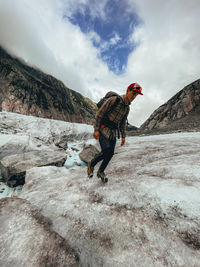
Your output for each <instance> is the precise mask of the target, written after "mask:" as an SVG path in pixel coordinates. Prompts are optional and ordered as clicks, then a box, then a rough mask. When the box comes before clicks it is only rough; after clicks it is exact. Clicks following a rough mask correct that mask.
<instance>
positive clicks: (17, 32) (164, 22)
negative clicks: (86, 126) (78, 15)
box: [0, 0, 200, 126]
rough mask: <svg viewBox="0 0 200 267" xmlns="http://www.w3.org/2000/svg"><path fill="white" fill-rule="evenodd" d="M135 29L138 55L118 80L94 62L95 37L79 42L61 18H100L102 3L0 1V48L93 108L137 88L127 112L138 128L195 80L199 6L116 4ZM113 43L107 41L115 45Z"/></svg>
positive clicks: (156, 0) (146, 1)
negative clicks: (135, 20) (132, 14)
mask: <svg viewBox="0 0 200 267" xmlns="http://www.w3.org/2000/svg"><path fill="white" fill-rule="evenodd" d="M126 1H127V2H129V5H130V7H129V10H131V8H132V9H133V10H134V11H135V10H136V12H137V14H138V16H139V17H140V19H141V21H142V22H143V23H142V24H140V26H139V27H138V28H136V31H135V32H134V33H133V35H132V39H131V40H132V41H134V42H137V43H138V47H137V49H136V50H135V51H133V52H132V53H131V55H130V56H129V59H128V65H127V68H126V70H125V73H124V74H123V75H120V76H117V75H115V74H114V73H112V72H110V71H109V70H108V67H107V65H106V64H105V63H104V62H102V60H101V59H100V57H99V53H100V51H99V50H98V49H97V48H95V47H94V46H93V43H92V41H94V40H95V41H96V42H99V43H100V48H99V49H102V47H103V46H105V48H106V45H110V44H111V42H110V43H107V44H105V43H103V42H102V40H101V39H100V36H98V35H97V34H96V33H95V32H92V31H91V32H89V33H88V34H86V35H84V34H83V33H82V32H81V30H80V29H79V27H78V26H74V25H72V24H71V23H70V22H69V21H68V20H67V19H63V15H67V16H69V17H70V16H72V14H73V13H74V11H75V10H78V9H79V11H80V12H85V7H86V6H85V5H86V4H87V3H90V10H91V14H92V15H93V16H94V17H95V16H100V17H101V18H102V19H107V18H106V12H105V11H106V10H105V6H106V2H107V0H104V1H89V0H77V1H74V0H73V1H72V0H58V1H53V0H29V1H26V0H17V1H13V0H6V1H5V0H0V44H1V45H3V46H4V47H6V48H7V49H8V50H9V51H10V52H12V53H13V54H15V55H17V56H19V57H21V58H23V59H24V60H25V61H26V62H28V63H29V64H32V65H34V66H38V67H39V68H41V69H42V70H43V71H45V72H48V73H50V74H52V75H54V76H55V77H57V78H58V79H61V80H62V81H63V82H64V83H65V84H66V85H67V86H68V87H69V88H72V89H74V90H76V91H79V92H81V93H82V94H83V95H85V96H88V97H90V98H92V99H93V100H94V101H97V100H98V99H99V98H100V97H102V95H104V94H105V93H106V91H108V90H115V91H117V92H118V93H123V92H124V91H125V90H126V88H127V86H128V85H129V84H130V83H132V82H134V81H137V82H139V83H140V84H141V85H142V86H143V89H144V96H138V98H137V99H136V100H135V102H133V104H132V111H131V114H130V117H129V121H130V122H131V123H132V124H134V125H137V126H139V125H140V124H141V123H143V122H144V120H146V119H147V118H148V116H149V115H150V114H151V113H152V112H153V111H154V109H155V108H157V107H158V106H159V105H161V104H163V103H164V102H165V101H167V100H168V99H169V98H170V97H172V96H173V95H174V94H175V93H177V92H178V90H180V89H182V88H183V87H184V86H185V85H187V84H188V83H190V82H192V81H194V80H195V79H198V78H200V77H199V76H200V73H199V70H200V61H199V58H200V31H199V25H200V17H199V14H200V2H199V0H190V1H188V0H182V1H179V0H169V1H161V0H143V1H139V0H138V1H133V0H124V4H125V3H126ZM119 38H120V37H119V35H117V34H116V35H115V36H114V39H112V42H113V43H117V42H118V41H119V40H120V39H119Z"/></svg>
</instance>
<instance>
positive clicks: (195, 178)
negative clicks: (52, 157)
mask: <svg viewBox="0 0 200 267" xmlns="http://www.w3.org/2000/svg"><path fill="white" fill-rule="evenodd" d="M126 141H127V142H126V146H123V147H120V146H118V144H117V147H116V154H115V155H114V157H113V159H112V161H111V163H110V164H109V166H108V168H107V169H106V171H107V175H108V177H109V181H108V183H107V184H102V183H101V181H100V180H99V179H97V178H96V177H94V178H93V179H88V178H87V175H86V168H84V169H80V170H73V171H72V170H68V169H66V168H64V167H61V168H57V167H41V168H32V169H30V170H29V171H27V174H26V183H25V186H24V187H23V190H22V193H21V195H20V197H22V198H24V199H27V200H29V201H30V202H31V203H32V204H33V205H36V206H37V207H38V209H39V210H40V211H41V213H42V214H43V215H44V216H46V217H48V218H49V219H50V220H51V221H52V229H53V230H55V231H56V232H57V233H59V234H60V235H61V236H63V237H64V238H65V239H66V240H67V241H68V242H69V245H70V247H72V248H73V249H74V250H75V251H76V252H77V253H78V255H79V258H80V263H81V265H82V266H120V267H121V266H152V267H154V266H193V267H195V266H198V265H199V262H200V235H199V233H200V198H199V191H200V183H199V156H200V150H199V143H200V135H199V134H190V135H186V134H185V135H182V136H180V135H166V136H154V137H137V138H127V140H126ZM188 148H189V149H188ZM96 169H97V168H95V171H96Z"/></svg>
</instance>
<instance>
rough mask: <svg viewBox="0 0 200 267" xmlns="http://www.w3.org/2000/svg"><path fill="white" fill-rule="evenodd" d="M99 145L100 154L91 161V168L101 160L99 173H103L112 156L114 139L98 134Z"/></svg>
mask: <svg viewBox="0 0 200 267" xmlns="http://www.w3.org/2000/svg"><path fill="white" fill-rule="evenodd" d="M99 143H100V146H101V152H100V153H99V154H97V155H95V157H94V158H93V159H92V161H91V166H92V167H94V166H95V165H96V164H97V163H98V162H99V161H101V160H103V161H102V163H101V166H100V167H99V170H100V171H101V172H104V170H105V168H106V167H107V165H108V163H109V161H110V160H111V158H112V156H113V155H114V150H115V145H116V138H113V139H108V138H106V137H105V136H104V135H103V134H101V133H100V137H99Z"/></svg>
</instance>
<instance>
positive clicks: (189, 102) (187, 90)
mask: <svg viewBox="0 0 200 267" xmlns="http://www.w3.org/2000/svg"><path fill="white" fill-rule="evenodd" d="M154 129H168V130H180V129H183V130H188V129H189V130H191V129H200V80H197V81H195V82H193V83H191V84H189V85H187V86H186V87H184V88H183V89H182V90H181V91H180V92H178V93H177V94H176V95H175V96H173V97H172V98H171V99H170V100H169V101H168V102H167V103H165V104H164V105H162V106H160V107H159V108H158V109H156V110H155V111H154V112H153V113H152V115H151V116H150V117H149V119H148V120H146V121H145V122H144V123H143V124H142V125H141V127H140V128H139V130H140V131H144V130H147V131H148V130H154Z"/></svg>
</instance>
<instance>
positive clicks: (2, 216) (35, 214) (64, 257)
mask: <svg viewBox="0 0 200 267" xmlns="http://www.w3.org/2000/svg"><path fill="white" fill-rule="evenodd" d="M50 224H51V222H50V221H49V220H48V219H46V218H45V217H44V216H42V215H41V214H40V213H39V211H38V210H37V209H36V208H34V207H33V206H31V205H30V203H29V202H28V201H26V200H23V199H20V198H4V199H0V226H1V227H0V266H16V267H18V266H29V267H39V266H60V267H62V266H63V267H64V266H70V267H71V266H74V267H75V266H79V264H78V262H77V259H76V255H75V254H74V253H73V251H72V250H71V249H70V247H69V245H68V244H67V242H66V240H65V239H64V238H62V237H61V236H59V235H58V234H57V233H55V232H54V231H52V230H51V229H50Z"/></svg>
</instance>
